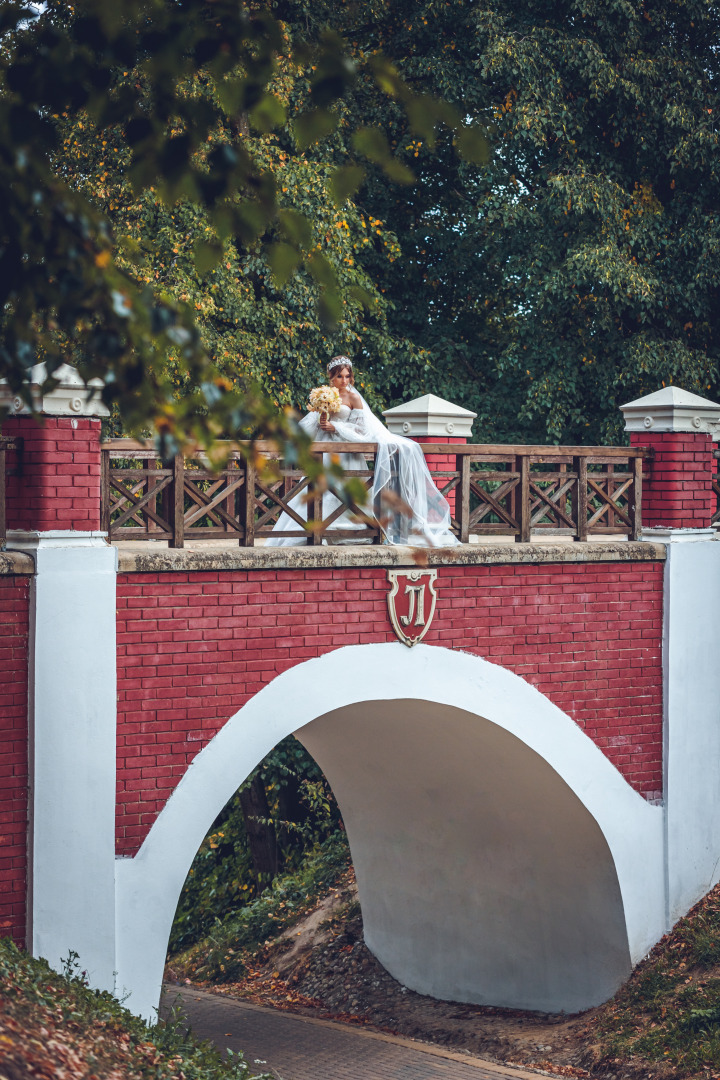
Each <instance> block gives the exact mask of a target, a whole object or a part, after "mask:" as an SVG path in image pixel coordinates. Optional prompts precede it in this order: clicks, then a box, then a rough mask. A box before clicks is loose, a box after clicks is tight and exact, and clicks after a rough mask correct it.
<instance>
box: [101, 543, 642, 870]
mask: <svg viewBox="0 0 720 1080" xmlns="http://www.w3.org/2000/svg"><path fill="white" fill-rule="evenodd" d="M662 578H663V567H662V563H647V562H638V563H626V562H623V563H591V562H588V563H565V564H543V565H536V566H533V565H527V564H523V565H492V566H466V567H457V568H455V567H449V566H446V567H442V568H440V570H439V573H438V583H437V590H438V602H437V610H436V614H435V619H434V622H433V626H432V627H431V629H430V631H429V632H428V634H427V636H426V638H425V642H426V643H427V644H428V645H443V646H446V647H452V648H456V649H463V650H465V651H468V652H473V653H476V654H477V655H479V656H483V657H485V658H487V659H488V660H491V661H492V662H493V663H496V664H501V665H503V666H505V667H507V668H509V669H510V670H511V671H514V672H516V673H517V674H518V675H520V676H522V677H523V678H524V679H527V681H528V682H531V683H532V684H533V685H534V686H536V687H537V688H538V689H539V690H541V691H542V692H543V693H544V694H546V695H547V696H548V697H549V698H550V699H551V700H552V701H554V702H555V703H556V704H557V705H558V706H560V708H562V709H563V710H565V711H566V712H567V713H569V715H570V716H572V717H573V718H574V719H575V720H576V722H577V723H578V724H579V725H580V726H581V727H582V728H583V729H584V730H585V731H586V732H587V734H588V735H589V736H590V737H591V738H592V739H594V741H595V742H596V743H597V745H598V746H599V747H600V748H601V749H602V750H603V751H604V753H605V754H606V755H607V757H608V758H609V759H610V760H611V761H612V762H613V763H614V764H615V765H616V766H617V768H618V769H620V771H621V772H622V773H623V775H624V776H625V777H626V778H627V780H628V781H629V782H630V783H631V784H632V785H633V786H634V787H635V788H636V789H637V790H638V791H640V792H642V794H643V795H645V796H646V797H649V798H655V797H658V796H659V794H660V791H661V787H662V780H661V777H662V666H661V633H662ZM387 591H388V584H387V579H386V574H385V570H384V569H382V568H352V569H343V570H342V571H340V572H337V571H332V570H305V569H303V570H297V571H290V570H277V571H273V570H264V571H257V570H251V571H245V572H241V571H226V572H223V571H213V572H207V573H195V572H190V573H187V572H171V573H160V574H144V573H134V574H121V575H120V576H119V578H118V694H119V704H118V822H117V825H118V844H117V849H118V853H122V854H132V853H134V852H135V851H136V850H137V848H138V847H139V844H140V842H141V841H142V839H143V837H144V836H145V835H146V834H147V832H148V829H149V828H150V826H151V825H152V823H153V821H154V820H155V818H156V816H157V814H158V813H159V811H160V810H161V809H162V806H163V805H164V803H165V801H166V799H167V798H168V796H169V795H170V793H171V792H172V790H173V788H174V787H175V785H176V784H177V783H178V781H179V780H180V778H181V776H182V774H183V773H184V772H185V770H186V768H187V766H188V765H189V764H190V762H191V761H192V759H193V757H194V756H195V755H196V754H197V753H198V751H199V750H201V749H202V747H203V746H204V745H205V744H206V743H207V742H208V741H209V740H210V739H211V738H212V736H213V735H214V734H215V733H216V732H217V731H218V730H219V728H220V727H221V726H222V725H223V724H224V723H225V721H226V720H227V719H228V718H229V717H230V716H232V714H233V713H235V712H236V711H237V710H238V709H239V708H240V707H241V706H242V705H243V704H244V703H245V702H246V701H248V700H249V698H250V697H252V696H253V695H254V694H256V693H257V692H258V690H260V689H262V687H263V686H265V685H266V683H268V682H269V681H270V680H271V679H272V678H274V676H275V675H277V674H279V673H280V672H281V671H284V670H285V669H286V668H289V667H292V666H293V665H294V664H298V663H300V662H301V661H303V660H307V659H310V658H311V657H315V656H319V655H321V654H322V653H325V652H328V651H330V650H332V649H335V648H339V647H341V646H344V645H356V644H363V643H366V642H382V641H393V640H395V638H394V635H393V633H392V630H391V628H390V624H389V621H388V616H387V605H386V594H387Z"/></svg>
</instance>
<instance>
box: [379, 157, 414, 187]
mask: <svg viewBox="0 0 720 1080" xmlns="http://www.w3.org/2000/svg"><path fill="white" fill-rule="evenodd" d="M383 172H384V173H385V175H386V176H387V177H389V178H390V180H394V181H395V183H396V184H414V183H415V173H414V172H413V171H412V169H410V168H409V167H408V166H407V165H405V164H404V163H403V162H402V161H398V159H397V158H391V159H390V161H386V162H385V163H384V164H383Z"/></svg>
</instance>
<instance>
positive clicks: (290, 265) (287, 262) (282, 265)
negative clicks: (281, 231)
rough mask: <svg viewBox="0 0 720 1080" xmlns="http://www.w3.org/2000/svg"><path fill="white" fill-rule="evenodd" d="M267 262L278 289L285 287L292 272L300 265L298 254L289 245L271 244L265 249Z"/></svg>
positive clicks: (295, 249)
mask: <svg viewBox="0 0 720 1080" xmlns="http://www.w3.org/2000/svg"><path fill="white" fill-rule="evenodd" d="M267 260H268V262H269V263H270V269H271V270H272V272H273V277H274V278H275V283H276V284H277V286H278V288H280V289H281V288H282V287H283V285H287V283H288V281H289V280H290V278H291V277H292V274H293V271H294V270H295V269H296V267H297V266H298V265H299V263H300V253H299V252H298V250H297V248H294V247H291V246H290V244H280V243H278V244H271V245H270V247H269V248H268V249H267Z"/></svg>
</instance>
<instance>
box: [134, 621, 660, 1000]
mask: <svg viewBox="0 0 720 1080" xmlns="http://www.w3.org/2000/svg"><path fill="white" fill-rule="evenodd" d="M407 698H413V699H419V700H424V701H429V702H435V703H438V704H440V705H449V706H452V707H454V708H457V709H461V710H464V711H465V712H468V713H471V714H474V715H476V716H482V717H483V718H485V719H486V720H489V721H490V722H491V723H493V724H497V725H498V726H499V727H501V728H503V729H505V730H506V731H508V732H510V733H511V734H512V735H514V736H516V737H517V738H518V739H520V740H521V741H522V742H523V743H525V744H526V745H527V746H528V747H529V748H530V749H531V750H534V751H535V752H536V753H537V754H539V755H540V756H541V757H542V758H543V759H544V760H545V761H546V762H547V763H548V764H549V765H550V766H551V767H552V768H553V769H554V770H555V771H556V773H557V774H558V775H559V776H560V777H561V778H562V779H563V780H564V781H565V783H566V784H567V785H568V786H569V788H570V789H571V790H572V791H573V792H574V793H575V795H576V796H577V798H578V799H579V800H580V802H581V803H582V804H583V805H584V806H585V808H586V809H587V810H588V812H589V813H590V814H591V815H592V817H593V818H594V819H595V821H596V822H597V824H598V826H599V828H600V829H601V831H602V833H603V835H604V837H605V840H606V842H607V844H608V847H609V850H610V853H611V855H612V858H613V860H614V863H615V868H616V872H617V877H618V883H619V887H620V892H621V896H622V901H623V906H624V911H625V920H626V926H627V934H628V945H629V950H630V957H631V961H632V963H636V962H637V961H638V960H639V959H641V958H642V957H643V956H644V955H645V954H646V952H647V951H648V949H649V948H650V947H651V946H652V945H653V944H654V943H655V941H657V940H658V939H659V937H660V936H662V934H663V933H664V931H665V929H666V917H665V904H664V899H663V898H664V844H663V831H664V829H663V827H664V814H663V809H662V808H661V807H658V806H651V805H649V804H648V803H647V802H646V801H645V800H644V799H643V798H642V796H640V795H638V793H637V792H636V791H634V790H633V789H632V788H631V787H630V785H629V784H628V783H627V781H626V780H625V779H624V778H623V777H622V775H621V774H620V773H619V772H618V770H617V769H616V768H615V767H614V766H613V765H612V764H611V763H610V762H609V761H608V759H607V758H606V757H605V755H604V754H603V753H602V751H601V750H599V749H598V747H597V746H596V745H595V744H594V743H593V742H592V740H591V739H590V738H589V737H588V736H587V735H585V733H584V732H583V731H582V730H581V729H580V728H579V727H578V726H577V724H576V723H575V722H574V721H573V720H572V719H571V718H570V717H569V716H567V715H566V714H565V713H564V712H562V710H560V709H559V708H558V707H557V706H556V705H554V704H553V703H552V702H551V701H549V699H548V698H546V697H545V696H544V695H543V694H541V693H540V692H539V691H538V690H536V689H535V688H534V687H532V686H531V685H530V684H529V683H527V682H525V680H523V679H522V678H520V677H519V676H517V675H515V674H513V673H512V672H510V671H508V670H506V669H505V668H501V667H498V666H497V665H495V664H491V663H490V662H489V661H487V660H483V659H482V658H480V657H477V656H473V655H470V654H467V653H462V652H456V651H453V650H450V649H444V648H439V647H437V646H429V645H417V646H416V647H415V648H414V649H406V648H404V647H403V646H402V645H401V644H399V643H396V642H393V643H387V644H375V645H355V646H349V647H346V648H343V649H338V650H336V651H334V652H331V653H328V654H326V655H324V656H322V657H319V658H317V659H314V660H309V661H306V662H305V663H302V664H298V665H297V666H296V667H293V668H291V669H289V670H288V671H286V672H283V673H282V674H281V675H279V676H278V677H277V678H275V679H274V680H273V681H272V682H271V683H269V684H268V686H266V687H265V688H264V689H263V690H261V691H260V692H259V693H258V694H256V695H255V697H253V698H252V699H251V700H250V701H249V702H248V703H247V704H246V705H245V706H243V708H242V709H240V710H239V712H237V713H236V714H235V715H234V716H233V717H232V718H231V719H230V720H229V721H228V722H227V723H226V724H225V726H224V727H223V728H222V729H221V730H220V731H219V732H218V734H217V735H216V736H215V737H214V738H213V739H212V740H211V742H210V743H209V744H208V745H207V746H206V747H205V748H204V749H203V750H202V751H201V752H200V753H199V754H198V756H197V757H196V758H195V760H194V761H193V763H192V765H191V766H190V767H189V769H188V770H187V772H186V773H185V775H184V776H183V778H182V780H181V781H180V783H179V784H178V787H177V788H176V789H175V791H174V793H173V794H172V796H171V797H170V799H169V800H168V802H167V804H166V806H165V807H164V809H163V810H162V812H161V813H160V815H159V817H158V819H157V821H156V822H155V824H154V825H153V827H152V829H151V830H150V833H149V834H148V836H147V838H146V840H145V842H144V844H143V846H142V848H141V849H140V851H139V852H138V854H137V855H136V856H135V858H133V859H120V860H118V861H117V864H116V885H117V907H116V911H117V937H116V945H117V958H116V966H117V972H118V990H119V991H127V990H129V991H130V992H131V997H130V999H129V1002H128V1004H129V1007H130V1008H132V1009H133V1011H135V1012H138V1013H141V1014H142V1015H145V1016H152V1015H153V1013H154V1009H155V1008H156V1006H157V1002H158V999H159V992H160V984H161V979H162V971H163V964H164V960H165V953H166V948H167V940H168V936H169V932H170V927H171V924H172V920H173V917H174V914H175V908H176V905H177V901H178V897H179V894H180V890H181V889H182V886H183V883H184V881H185V877H186V875H187V872H188V869H189V867H190V864H191V862H192V859H193V858H194V856H195V853H196V851H197V849H198V848H199V846H200V844H201V842H202V840H203V838H204V836H205V834H206V832H207V830H208V828H209V827H210V825H211V824H212V822H213V820H214V819H215V817H216V816H217V814H218V813H219V812H220V810H221V809H222V808H223V806H224V805H225V804H226V802H227V801H228V799H229V798H230V797H231V796H232V794H233V792H234V791H235V790H236V788H237V787H238V785H239V784H240V783H241V782H242V780H243V779H244V778H245V777H246V776H247V775H248V774H249V773H250V772H251V771H252V769H253V768H254V767H255V766H256V765H257V764H258V763H259V762H260V761H262V759H263V758H264V757H265V755H266V754H267V753H268V752H269V751H270V750H271V749H272V747H273V746H275V745H276V744H277V743H278V742H279V741H280V740H281V739H283V738H285V736H287V735H289V734H291V733H292V732H293V731H296V730H298V729H299V728H300V727H303V726H304V725H305V724H309V723H310V722H311V721H313V720H314V719H316V718H318V717H319V716H322V715H324V714H326V713H329V712H332V711H334V710H337V709H341V708H343V707H345V706H348V705H354V704H358V703H361V702H363V701H368V700H378V699H385V700H394V699H395V700H397V699H407Z"/></svg>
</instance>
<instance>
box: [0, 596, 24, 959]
mask: <svg viewBox="0 0 720 1080" xmlns="http://www.w3.org/2000/svg"><path fill="white" fill-rule="evenodd" d="M29 584H30V579H29V578H28V577H20V576H18V577H15V576H8V577H5V576H3V577H0V714H1V715H2V727H0V936H1V937H12V938H14V940H15V941H16V942H17V944H18V945H22V944H24V940H25V880H26V879H25V864H26V848H27V810H28V778H27V768H28V740H27V687H28V668H27V641H28V590H29Z"/></svg>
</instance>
